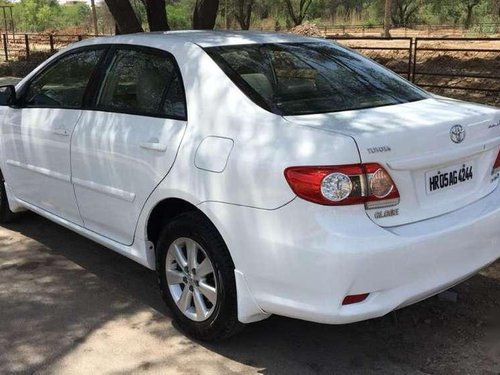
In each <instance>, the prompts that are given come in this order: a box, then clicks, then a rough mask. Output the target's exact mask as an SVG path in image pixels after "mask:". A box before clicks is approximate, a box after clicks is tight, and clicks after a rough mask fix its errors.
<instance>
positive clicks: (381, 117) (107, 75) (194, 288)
mask: <svg viewBox="0 0 500 375" xmlns="http://www.w3.org/2000/svg"><path fill="white" fill-rule="evenodd" d="M0 101H1V103H2V107H1V109H0V169H1V173H0V176H2V179H1V182H2V184H1V188H0V220H1V221H2V222H7V221H8V220H11V219H13V218H14V216H15V213H17V212H19V211H22V210H26V209H28V210H31V211H34V212H36V213H38V214H40V215H42V216H45V217H47V218H49V219H51V220H53V221H55V222H56V223H59V224H61V225H63V226H65V227H67V228H70V229H71V230H73V231H75V232H77V233H80V234H81V235H83V236H85V237H88V238H90V239H93V240H95V241H96V242H98V243H100V244H102V245H104V246H106V247H108V248H110V249H113V250H115V251H117V252H119V253H120V254H123V255H125V256H127V257H129V258H131V259H133V260H135V261H137V262H139V263H141V264H143V265H144V266H146V267H149V268H151V269H154V270H156V271H157V273H158V279H159V284H160V289H161V293H162V296H163V297H164V299H165V301H166V303H167V304H168V306H169V307H170V308H171V310H172V312H173V314H174V316H175V318H176V320H177V321H178V323H179V326H180V327H182V328H183V329H184V330H185V331H186V332H188V333H189V334H191V335H193V336H195V337H197V338H200V339H205V340H215V339H221V338H224V337H227V336H229V335H231V334H234V333H235V332H237V331H238V330H239V329H240V328H241V327H242V326H243V323H250V322H255V321H258V320H261V319H265V318H266V317H268V316H270V315H271V314H277V315H283V316H288V317H292V318H298V319H305V320H309V321H314V322H321V323H327V324H341V323H349V322H355V321H360V320H363V319H369V318H374V317H379V316H382V315H384V314H387V313H388V312H390V311H392V310H394V309H397V308H400V307H403V306H406V305H408V304H411V303H414V302H417V301H419V300H422V299H424V298H427V297H429V296H432V295H434V294H436V293H439V292H440V291H442V290H445V289H447V288H449V287H451V286H453V285H454V284H456V283H459V282H460V281H462V280H464V279H466V278H467V277H469V276H471V275H473V274H474V273H476V272H477V271H478V270H480V269H481V268H483V267H485V266H487V265H488V264H490V263H492V262H494V261H495V260H496V259H498V258H499V256H500V230H499V228H500V189H499V188H498V185H499V181H500V155H499V152H500V111H499V110H498V109H497V108H494V107H488V106H484V105H479V104H472V103H466V102H463V101H458V100H452V99H447V98H443V97H437V96H434V95H431V94H429V93H427V92H426V91H423V90H422V89H420V88H418V87H416V86H414V85H412V84H410V83H409V82H407V81H405V80H404V79H402V78H400V77H399V76H398V75H396V74H394V73H392V72H390V71H388V70H386V69H384V68H383V67H381V66H380V65H378V64H376V63H374V62H373V61H371V60H369V59H366V58H364V57H362V56H360V55H359V54H357V53H355V52H353V51H351V50H349V49H346V48H344V47H341V46H339V45H337V44H335V43H332V42H329V41H325V40H322V39H316V38H305V37H300V36H293V35H286V34H274V33H253V32H241V33H237V32H206V31H200V32H167V33H145V34H136V35H123V36H116V37H103V38H98V39H93V40H87V41H83V42H80V43H77V44H75V45H72V46H71V47H69V48H67V49H65V50H63V51H61V52H59V53H57V54H56V55H55V56H53V57H52V58H50V59H49V60H48V61H46V62H45V63H43V64H42V65H41V66H40V67H38V68H37V69H35V70H34V71H33V72H32V73H31V74H29V75H28V76H27V77H26V78H25V79H23V80H22V81H21V82H20V83H19V84H18V85H17V86H15V87H14V86H4V87H2V88H1V93H0Z"/></svg>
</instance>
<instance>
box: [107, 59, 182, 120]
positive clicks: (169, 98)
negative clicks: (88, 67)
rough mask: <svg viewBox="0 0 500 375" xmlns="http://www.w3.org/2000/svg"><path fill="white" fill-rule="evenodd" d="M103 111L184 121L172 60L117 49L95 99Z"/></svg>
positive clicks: (179, 78) (179, 79)
mask: <svg viewBox="0 0 500 375" xmlns="http://www.w3.org/2000/svg"><path fill="white" fill-rule="evenodd" d="M97 107H98V108H102V109H104V110H110V111H116V112H124V113H132V114H146V115H148V114H149V115H158V116H165V117H173V118H177V119H185V117H186V105H185V97H184V89H183V85H182V80H181V77H180V73H179V71H178V69H177V67H176V64H175V62H174V60H173V58H172V57H170V56H168V55H167V54H163V53H161V52H159V53H154V52H148V51H142V50H135V49H118V50H117V51H116V52H115V54H114V56H113V58H112V61H111V63H110V65H109V68H108V69H107V72H106V75H105V77H104V81H103V84H102V87H101V89H100V92H99V95H98V98H97Z"/></svg>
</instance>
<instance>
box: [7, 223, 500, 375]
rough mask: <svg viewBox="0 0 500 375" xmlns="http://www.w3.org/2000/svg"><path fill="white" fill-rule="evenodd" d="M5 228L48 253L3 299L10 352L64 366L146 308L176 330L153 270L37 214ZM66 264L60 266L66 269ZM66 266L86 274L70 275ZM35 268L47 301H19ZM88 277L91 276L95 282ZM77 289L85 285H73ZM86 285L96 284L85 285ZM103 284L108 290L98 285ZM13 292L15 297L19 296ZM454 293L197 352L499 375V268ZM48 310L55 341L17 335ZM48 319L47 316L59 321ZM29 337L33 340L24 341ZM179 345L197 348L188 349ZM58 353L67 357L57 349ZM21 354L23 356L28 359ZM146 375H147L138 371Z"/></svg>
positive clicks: (289, 326) (350, 368) (260, 331)
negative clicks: (84, 345) (45, 351)
mask: <svg viewBox="0 0 500 375" xmlns="http://www.w3.org/2000/svg"><path fill="white" fill-rule="evenodd" d="M6 228H7V229H9V230H12V231H14V232H18V233H20V234H22V235H23V236H26V237H28V238H31V239H33V240H35V241H36V242H38V243H40V244H42V245H43V246H44V247H40V248H39V249H38V248H37V249H36V250H37V252H38V253H37V254H39V255H40V259H39V260H35V261H33V260H31V261H30V262H27V263H22V264H21V265H20V266H19V264H20V263H19V262H18V263H16V264H18V266H17V269H16V272H17V273H16V274H15V275H17V276H15V277H17V278H18V279H16V284H17V286H16V287H15V288H13V289H12V291H7V292H8V293H7V292H6V291H4V294H3V297H2V298H0V309H5V310H4V311H10V315H9V316H8V318H9V319H6V320H8V322H5V321H4V322H3V323H0V327H1V328H2V330H11V331H16V333H15V334H12V335H10V336H9V335H8V334H7V335H6V336H4V338H3V339H4V340H5V341H9V345H18V346H19V347H21V346H23V345H24V346H26V345H28V343H30V344H31V345H46V346H52V347H53V348H54V350H53V352H54V353H52V352H51V354H50V355H48V357H47V359H46V363H45V364H47V363H49V362H54V361H56V360H58V359H60V358H61V357H63V356H64V355H66V353H68V352H69V351H71V350H72V348H73V347H74V346H75V345H77V344H78V343H79V342H81V341H82V340H85V336H87V335H89V332H90V331H92V329H93V327H94V326H96V327H97V326H100V325H102V324H104V323H105V322H106V321H109V320H111V319H114V318H115V317H116V316H124V315H127V314H129V315H130V314H133V313H136V312H137V311H139V310H140V309H141V308H140V306H139V307H138V306H137V305H146V306H148V307H150V308H152V309H154V310H155V311H156V312H157V313H158V314H157V315H155V316H156V318H155V319H157V320H158V319H160V320H161V319H163V318H164V319H165V321H166V322H168V321H170V319H171V314H170V311H169V310H168V309H167V308H166V307H165V306H164V304H163V302H162V300H161V298H160V295H159V293H158V289H157V285H156V276H155V273H154V272H153V271H150V270H148V269H146V268H144V267H142V266H141V265H139V264H136V263H135V262H133V261H131V260H129V259H127V258H125V257H122V256H120V255H118V254H116V253H114V252H112V251H110V250H107V249H105V248H104V247H102V246H100V245H98V244H95V243H93V242H92V241H90V240H87V239H85V238H83V237H81V236H79V235H77V234H75V233H73V232H71V231H69V230H67V229H64V228H62V227H60V226H58V225H56V224H53V223H51V222H49V221H48V220H45V219H43V218H41V217H39V216H37V215H34V214H25V215H23V217H22V219H21V220H19V221H18V222H17V223H14V224H11V225H9V226H6ZM4 241H7V242H5V243H2V244H0V248H1V246H4V245H5V244H8V239H4ZM44 253H47V254H46V255H48V257H47V258H44ZM49 255H50V256H49ZM13 256H14V255H13ZM44 259H45V260H44ZM58 259H60V260H61V263H60V264H61V266H60V267H59V266H58V264H59V263H58V262H59V260H58ZM66 260H69V261H70V262H71V263H74V264H76V265H78V266H80V267H81V268H80V267H77V268H78V270H76V269H72V268H71V267H68V265H67V264H68V262H67V261H66ZM62 261H64V262H62ZM9 262H11V263H12V264H14V263H15V262H14V260H12V261H9V260H8V259H7V261H3V262H2V264H0V274H1V273H3V274H4V276H5V277H7V276H8V275H9V274H8V272H9ZM37 262H38V263H40V264H42V263H43V262H46V263H48V264H44V265H46V266H48V267H46V268H47V270H46V271H44V272H46V273H44V274H40V275H38V276H37V277H38V279H39V280H37V282H38V281H39V282H44V283H45V285H46V287H44V288H45V289H44V293H43V295H42V296H40V295H38V296H37V295H34V294H35V293H34V291H32V292H33V293H31V294H30V291H27V292H26V293H24V294H23V293H18V292H17V291H18V290H20V288H21V287H20V285H22V283H23V282H24V276H23V274H25V273H26V272H28V273H29V271H30V269H32V268H33V269H34V268H36V267H37V265H36V263H37ZM63 264H64V265H63ZM82 269H83V270H82ZM6 272H7V273H6ZM23 272H24V273H23ZM82 272H83V273H84V274H82ZM87 275H92V278H90V277H87ZM94 276H95V277H94ZM57 277H60V278H62V280H60V281H61V282H64V285H65V288H63V290H61V289H60V288H59V289H58V290H55V291H53V293H52V294H50V295H49V294H47V290H49V289H50V285H51V283H54V282H56V281H57V279H56V278H57ZM96 278H97V279H96ZM40 280H41V281H40ZM44 280H45V281H44ZM71 280H79V281H75V283H74V284H72V282H71ZM82 280H88V282H86V281H84V282H83V284H82ZM95 280H97V281H98V282H99V284H102V283H104V285H105V286H106V287H105V288H104V289H102V288H101V287H98V286H95V285H94V284H95V283H96V281H95ZM2 284H3V283H2ZM14 292H15V293H17V294H16V295H15V296H14ZM115 292H116V293H115ZM6 293H7V294H6ZM96 293H97V294H99V293H101V294H102V298H101V299H102V300H103V302H102V305H100V304H99V303H98V304H95V303H92V306H88V307H86V308H85V309H83V311H82V306H85V298H86V296H87V298H89V299H90V298H91V296H92V297H95V294H96ZM106 293H109V294H110V295H106ZM453 293H456V294H449V295H448V297H447V298H437V297H435V298H431V299H429V300H426V301H424V302H421V303H419V304H417V305H414V306H410V307H407V308H405V309H402V310H400V311H398V312H397V313H394V314H390V315H388V316H386V317H382V318H379V319H374V320H370V321H367V322H360V323H355V324H350V325H344V326H327V325H321V324H314V323H308V322H304V321H298V320H293V319H287V318H281V317H271V318H270V319H268V320H265V321H263V322H259V323H255V324H252V325H249V326H248V327H247V328H246V329H245V330H244V331H243V332H242V333H241V334H239V335H238V336H236V337H233V338H231V339H229V340H227V341H224V342H221V343H215V344H213V343H210V344H207V343H199V342H198V343H195V344H199V345H202V346H203V347H204V348H205V349H208V350H209V351H210V352H214V353H217V354H219V355H221V356H223V357H225V358H227V359H230V360H232V361H236V362H238V363H239V364H243V365H246V366H249V368H253V369H256V371H258V372H260V373H263V374H285V373H286V374H318V373H325V374H330V373H384V374H391V373H393V374H400V373H405V374H411V373H439V374H451V373H470V374H476V373H477V374H484V373H492V374H495V373H496V374H498V373H500V356H499V357H497V355H498V354H499V353H497V352H496V351H495V350H496V349H497V347H496V346H495V345H497V344H498V340H497V339H498V338H499V337H500V336H498V335H497V333H499V331H498V330H497V327H496V326H495V325H494V324H495V323H497V321H496V320H495V319H496V318H498V317H499V316H500V309H499V301H500V263H499V262H497V263H495V264H494V265H492V266H491V267H490V268H488V269H487V270H485V271H484V272H483V273H481V274H480V275H477V276H475V277H473V278H472V279H470V280H468V281H467V282H465V283H463V284H461V285H459V286H456V287H455V288H454V289H453ZM14 297H15V298H14ZM455 297H456V300H455ZM38 298H42V299H43V298H45V299H47V298H49V299H51V301H49V302H47V301H42V300H39V299H38ZM134 300H136V301H139V302H140V304H137V303H136V302H134ZM92 301H94V298H92ZM50 303H54V304H55V305H56V306H57V311H56V310H54V314H55V315H54V316H56V317H57V319H58V322H57V323H58V324H57V332H52V331H50V330H51V329H52V328H51V327H52V326H53V325H54V322H51V323H50V324H51V325H48V323H47V326H46V327H44V328H45V330H46V331H49V332H50V334H47V332H45V333H44V334H43V335H41V336H38V337H37V336H36V335H35V336H33V335H29V334H28V333H29V329H31V328H30V327H23V328H21V327H19V326H16V324H17V323H16V319H15V318H16V316H17V317H26V316H28V317H31V318H30V319H27V321H28V322H31V323H30V324H32V325H33V326H34V327H35V328H34V329H35V330H37V329H38V330H40V327H42V328H43V321H42V322H41V323H40V319H42V318H45V319H49V318H50V316H43V317H37V316H36V314H40V311H43V309H44V308H45V307H43V306H46V305H47V304H49V305H50ZM42 305H43V306H42ZM47 311H51V310H47ZM47 311H45V315H50V314H52V313H50V312H49V313H47ZM158 316H159V318H158ZM4 320H5V319H4ZM42 320H43V319H42ZM23 321H24V322H25V321H26V319H24V320H23ZM24 324H26V323H24ZM162 327H163V328H164V329H163V328H162ZM23 329H24V330H25V331H23ZM63 333H64V334H63ZM153 333H154V334H155V335H158V336H159V337H162V338H164V339H167V338H168V337H169V335H170V336H171V335H177V333H176V332H172V330H171V326H170V327H167V325H164V326H163V325H160V328H158V329H156V330H155V331H154V332H153ZM22 335H25V336H27V337H26V338H23V339H20V338H19V337H20V336H22ZM28 336H29V337H28ZM52 336H54V337H52ZM1 339H2V335H1V334H0V346H2V345H3V344H7V342H4V343H2V342H1ZM181 342H184V345H194V344H193V343H192V342H191V343H190V342H189V340H187V342H186V341H181ZM57 346H60V347H61V348H62V347H64V348H65V349H64V350H59V349H58V348H57ZM19 350H20V349H19ZM19 350H18V351H16V355H17V356H22V355H21V354H20V353H21V351H19ZM1 360H2V357H1V355H0V361H1ZM4 360H6V359H4ZM8 360H10V361H12V360H13V358H12V357H11V358H8ZM153 365H154V364H152V365H151V366H153ZM0 368H1V367H0ZM140 370H141V368H140V367H139V368H135V369H131V370H130V372H134V371H140ZM226 370H227V371H228V372H229V368H224V370H220V369H219V373H222V372H226Z"/></svg>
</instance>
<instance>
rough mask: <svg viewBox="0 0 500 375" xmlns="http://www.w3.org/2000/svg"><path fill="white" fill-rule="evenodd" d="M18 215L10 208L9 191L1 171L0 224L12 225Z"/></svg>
mask: <svg viewBox="0 0 500 375" xmlns="http://www.w3.org/2000/svg"><path fill="white" fill-rule="evenodd" d="M16 216H17V215H16V214H15V213H14V212H12V211H11V210H10V208H9V201H8V200H7V189H6V188H5V180H4V178H3V174H2V172H1V171H0V224H7V223H10V222H11V221H13V220H14V219H15V217H16Z"/></svg>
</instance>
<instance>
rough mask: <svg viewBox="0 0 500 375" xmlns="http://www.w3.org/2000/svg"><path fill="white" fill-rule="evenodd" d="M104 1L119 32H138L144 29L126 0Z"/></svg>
mask: <svg viewBox="0 0 500 375" xmlns="http://www.w3.org/2000/svg"><path fill="white" fill-rule="evenodd" d="M105 2H106V5H107V6H108V9H109V11H110V13H111V14H112V15H113V18H114V19H115V22H116V27H117V29H118V32H119V33H120V34H131V33H140V32H143V31H144V30H143V29H142V26H141V24H140V23H139V20H138V19H137V16H136V14H135V12H134V9H133V8H132V5H130V2H129V1H128V0H105Z"/></svg>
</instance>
